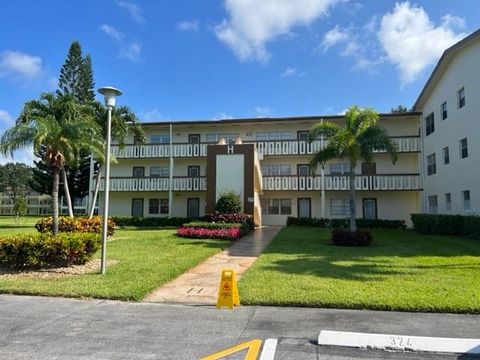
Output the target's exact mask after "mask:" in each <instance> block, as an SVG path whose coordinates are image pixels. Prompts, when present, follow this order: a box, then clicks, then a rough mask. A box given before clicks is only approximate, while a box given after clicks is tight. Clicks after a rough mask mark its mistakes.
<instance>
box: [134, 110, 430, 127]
mask: <svg viewBox="0 0 480 360" xmlns="http://www.w3.org/2000/svg"><path fill="white" fill-rule="evenodd" d="M420 115H422V113H421V112H418V111H409V112H404V113H381V114H379V116H380V118H397V117H408V116H420ZM344 118H345V116H344V115H309V116H288V117H260V118H238V119H221V120H179V121H171V120H170V121H154V122H142V123H141V124H142V126H149V125H170V124H172V125H208V124H251V123H269V122H283V121H285V122H289V121H292V122H296V121H318V120H320V119H323V120H326V121H328V120H342V119H344Z"/></svg>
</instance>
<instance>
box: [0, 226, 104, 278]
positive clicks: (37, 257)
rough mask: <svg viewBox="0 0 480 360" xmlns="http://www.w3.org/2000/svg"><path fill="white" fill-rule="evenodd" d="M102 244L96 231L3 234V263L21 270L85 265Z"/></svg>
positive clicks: (0, 256)
mask: <svg viewBox="0 0 480 360" xmlns="http://www.w3.org/2000/svg"><path fill="white" fill-rule="evenodd" d="M99 245H100V236H99V235H98V234H92V233H83V234H82V233H59V234H58V235H57V236H53V235H51V234H49V233H42V234H22V235H10V236H2V237H0V264H1V265H4V266H8V267H12V268H17V269H22V268H38V267H52V266H68V265H73V264H84V263H85V262H86V261H87V260H89V259H91V257H92V256H93V254H95V252H96V251H97V250H98V248H99Z"/></svg>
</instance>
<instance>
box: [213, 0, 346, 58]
mask: <svg viewBox="0 0 480 360" xmlns="http://www.w3.org/2000/svg"><path fill="white" fill-rule="evenodd" d="M337 2H338V0H296V1H292V0H262V1H258V0H225V8H226V10H227V12H228V14H229V18H228V19H224V20H223V21H222V22H221V23H220V24H218V25H217V26H216V27H215V33H216V35H217V37H218V39H219V40H221V41H223V42H224V43H226V44H227V45H228V46H229V47H230V48H231V49H232V50H233V52H234V53H235V54H236V55H237V57H238V58H239V59H240V60H257V61H261V62H267V61H268V59H269V53H268V51H267V49H266V47H265V46H266V44H267V43H268V42H269V41H272V40H274V39H276V38H278V37H279V36H282V35H288V34H289V33H290V32H291V29H292V28H293V27H295V26H305V25H308V24H310V23H311V22H312V21H314V20H316V19H318V18H319V17H320V16H322V15H326V14H327V13H328V10H329V9H330V8H331V7H332V6H333V5H334V4H336V3H337Z"/></svg>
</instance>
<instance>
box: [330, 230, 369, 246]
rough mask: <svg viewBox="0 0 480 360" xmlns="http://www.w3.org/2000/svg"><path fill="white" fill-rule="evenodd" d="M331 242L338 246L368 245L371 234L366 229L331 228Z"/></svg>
mask: <svg viewBox="0 0 480 360" xmlns="http://www.w3.org/2000/svg"><path fill="white" fill-rule="evenodd" d="M332 242H333V243H334V244H335V245H338V246H369V245H370V244H371V243H372V234H371V233H370V231H368V230H357V231H349V230H347V229H333V230H332Z"/></svg>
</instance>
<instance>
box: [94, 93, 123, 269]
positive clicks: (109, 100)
mask: <svg viewBox="0 0 480 360" xmlns="http://www.w3.org/2000/svg"><path fill="white" fill-rule="evenodd" d="M98 92H99V93H100V94H102V95H103V96H104V97H105V105H106V106H107V109H108V120H107V137H106V139H105V140H106V146H105V186H104V192H103V194H104V195H103V227H102V259H101V262H100V272H101V273H102V275H104V274H105V272H106V270H107V232H108V231H107V230H108V195H109V191H110V140H111V137H112V110H113V108H114V107H115V100H116V97H117V96H120V95H122V92H121V91H120V90H118V89H116V88H114V87H111V86H106V87H102V88H100V89H98Z"/></svg>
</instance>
